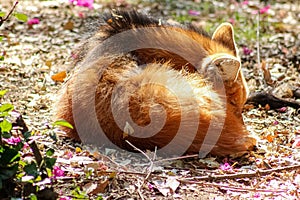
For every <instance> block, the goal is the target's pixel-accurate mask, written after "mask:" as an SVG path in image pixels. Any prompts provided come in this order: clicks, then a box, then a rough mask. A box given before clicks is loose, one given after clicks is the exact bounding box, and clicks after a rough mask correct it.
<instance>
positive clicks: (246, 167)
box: [0, 0, 300, 199]
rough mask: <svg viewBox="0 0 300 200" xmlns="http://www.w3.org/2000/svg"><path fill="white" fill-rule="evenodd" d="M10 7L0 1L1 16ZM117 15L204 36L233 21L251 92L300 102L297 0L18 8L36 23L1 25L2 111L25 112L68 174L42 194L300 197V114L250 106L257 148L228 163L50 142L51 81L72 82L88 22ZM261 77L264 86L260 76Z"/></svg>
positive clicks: (54, 89) (23, 4)
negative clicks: (64, 78) (8, 106)
mask: <svg viewBox="0 0 300 200" xmlns="http://www.w3.org/2000/svg"><path fill="white" fill-rule="evenodd" d="M12 5H13V2H12V1H10V0H9V1H6V2H5V3H3V2H1V3H0V10H1V11H2V10H3V11H8V10H9V8H10V7H11V6H12ZM268 5H270V6H268ZM117 7H118V8H123V9H132V8H135V9H137V10H139V11H143V12H146V13H149V14H151V15H152V16H155V17H157V18H161V19H163V20H166V21H168V20H169V21H178V22H181V23H183V22H185V23H187V22H188V23H193V24H194V25H195V26H199V27H203V28H204V29H205V30H207V31H208V32H209V33H212V32H213V30H215V28H216V27H217V26H218V25H219V24H220V23H221V22H230V23H232V24H233V26H234V28H235V32H236V42H237V45H238V46H239V47H240V54H241V55H240V56H241V59H242V64H243V72H244V74H245V78H246V80H247V83H248V85H249V88H250V91H251V92H257V91H269V92H270V91H271V92H272V93H273V94H274V95H276V96H278V97H280V98H284V99H293V100H295V101H296V102H298V103H300V97H299V96H300V95H299V93H300V89H299V88H300V3H299V2H297V1H270V2H268V1H267V2H266V3H260V2H259V1H242V2H236V1H234V0H232V1H228V2H227V3H224V2H222V1H205V0H194V1H183V0H179V1H172V0H166V1H155V0H151V1H150V0H149V1H142V2H140V1H129V0H128V1H126V0H120V1H100V0H96V2H95V3H94V9H89V8H85V7H79V6H71V5H70V3H69V2H67V1H62V0H60V1H59V0H52V1H47V0H46V1H35V0H26V1H25V0H24V1H20V2H19V4H18V5H17V7H16V11H17V12H19V13H24V14H26V15H27V16H28V18H29V19H32V18H37V19H39V22H38V23H37V24H33V25H29V24H28V23H24V22H20V21H17V19H15V18H13V17H11V18H10V19H9V20H8V21H6V22H5V23H4V24H3V25H2V26H1V27H0V35H1V36H2V41H0V47H1V48H0V54H2V56H3V60H2V61H0V90H5V89H6V90H8V92H7V94H6V95H5V96H4V97H3V98H2V99H1V103H3V102H5V103H12V104H13V105H14V106H15V110H17V111H18V112H19V113H21V114H22V116H23V118H24V120H25V122H26V124H27V126H28V127H29V129H30V130H33V131H34V135H35V136H36V138H37V139H36V143H37V144H38V147H39V148H40V149H41V151H43V149H44V148H45V147H51V148H53V149H54V150H55V153H54V156H55V157H56V158H57V161H56V166H59V167H60V169H62V170H63V171H64V175H63V176H60V177H57V178H56V179H55V180H52V179H51V180H52V181H51V182H50V183H49V182H44V183H39V186H40V188H43V187H52V188H53V189H54V191H55V192H56V193H57V194H58V196H59V198H60V199H101V198H103V199H300V113H299V110H297V109H295V108H292V107H282V108H280V109H275V110H274V109H270V107H269V106H268V105H266V106H258V107H254V106H252V105H246V106H245V110H244V113H243V114H244V120H245V123H246V125H247V128H248V130H249V131H250V132H251V134H252V135H254V136H255V137H256V138H257V139H258V144H257V149H256V150H255V151H251V152H248V153H245V154H243V155H233V156H229V157H226V158H216V157H212V156H208V157H206V158H204V159H199V158H197V157H192V158H177V159H173V160H172V159H170V160H160V159H159V158H157V159H156V160H152V159H148V158H147V157H146V156H145V155H137V156H129V154H126V152H116V151H114V150H113V149H106V151H105V152H99V151H97V150H96V149H92V148H90V147H86V146H84V145H82V144H80V143H75V142H74V141H71V140H68V139H65V138H55V137H53V135H52V134H53V133H58V132H59V130H57V129H53V128H51V124H52V123H53V118H52V115H53V106H54V103H55V101H56V99H57V93H58V90H59V89H60V88H61V87H62V84H63V83H62V82H60V78H56V79H55V80H53V78H52V75H55V74H57V73H64V72H66V73H67V74H69V72H70V69H71V68H70V66H69V65H70V63H71V60H70V59H71V58H70V56H71V52H72V49H74V47H76V45H78V44H79V42H80V41H81V39H82V38H83V37H84V36H85V35H86V33H85V31H86V24H87V22H90V21H91V20H92V19H94V20H95V19H96V18H97V16H99V14H101V13H103V12H105V11H106V12H107V11H109V9H112V8H117ZM258 13H260V15H258ZM258 22H259V23H258ZM258 33H259V34H258ZM257 35H259V40H258V37H257ZM258 41H259V42H258ZM258 43H259V47H258ZM258 49H259V52H258ZM258 53H259V56H258ZM261 66H264V67H265V68H267V70H265V73H264V72H263V70H262V67H261ZM266 71H269V72H270V74H271V77H270V78H266V76H265V77H264V76H263V75H264V74H266ZM271 82H272V83H271ZM297 89H298V90H297ZM50 135H52V137H50ZM130 155H131V154H130ZM147 155H148V156H153V154H151V153H147ZM46 196H47V195H46ZM46 196H43V197H41V199H43V198H46ZM53 198H54V197H53ZM49 199H51V197H49Z"/></svg>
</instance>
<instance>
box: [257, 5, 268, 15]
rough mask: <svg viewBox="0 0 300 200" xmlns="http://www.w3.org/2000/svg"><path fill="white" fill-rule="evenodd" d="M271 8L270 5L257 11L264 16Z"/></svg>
mask: <svg viewBox="0 0 300 200" xmlns="http://www.w3.org/2000/svg"><path fill="white" fill-rule="evenodd" d="M270 8H271V6H270V5H267V6H266V7H263V8H262V9H260V10H259V13H260V14H265V13H267V12H268V11H269V9H270Z"/></svg>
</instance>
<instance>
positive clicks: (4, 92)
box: [0, 90, 7, 98]
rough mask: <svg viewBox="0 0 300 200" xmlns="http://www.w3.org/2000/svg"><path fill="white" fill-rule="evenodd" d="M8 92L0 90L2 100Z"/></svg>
mask: <svg viewBox="0 0 300 200" xmlns="http://www.w3.org/2000/svg"><path fill="white" fill-rule="evenodd" d="M6 92H7V90H0V98H2V97H3V96H4V95H5V94H6Z"/></svg>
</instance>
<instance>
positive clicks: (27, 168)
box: [24, 162, 39, 178]
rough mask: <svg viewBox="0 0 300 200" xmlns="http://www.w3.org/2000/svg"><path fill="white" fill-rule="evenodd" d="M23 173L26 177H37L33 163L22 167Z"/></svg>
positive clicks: (36, 169)
mask: <svg viewBox="0 0 300 200" xmlns="http://www.w3.org/2000/svg"><path fill="white" fill-rule="evenodd" d="M24 171H25V172H26V174H27V175H31V176H34V177H35V178H36V177H37V176H38V175H39V172H38V168H37V166H36V164H35V163H34V162H32V163H30V164H27V165H26V166H25V167H24Z"/></svg>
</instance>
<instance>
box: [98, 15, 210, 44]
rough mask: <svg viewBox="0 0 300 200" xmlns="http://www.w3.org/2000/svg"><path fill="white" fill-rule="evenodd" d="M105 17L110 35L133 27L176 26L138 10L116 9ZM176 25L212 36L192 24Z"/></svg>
mask: <svg viewBox="0 0 300 200" xmlns="http://www.w3.org/2000/svg"><path fill="white" fill-rule="evenodd" d="M103 19H104V21H105V22H106V23H107V24H108V25H109V26H110V27H111V28H110V29H107V31H108V33H110V34H109V35H110V36H112V35H114V34H116V33H120V32H122V31H125V30H129V29H132V28H141V27H153V26H155V27H157V26H164V27H168V26H172V27H174V25H170V24H169V23H167V22H165V21H164V20H157V19H154V18H152V17H150V16H148V15H146V14H143V13H140V12H137V11H136V10H131V11H123V10H114V11H111V13H106V14H104V16H103ZM176 26H177V27H178V28H181V29H185V30H189V31H192V32H195V33H198V34H201V35H203V36H205V37H209V38H210V35H209V34H208V33H207V32H206V31H204V30H203V29H199V28H197V27H195V26H193V25H192V24H187V25H185V26H184V25H182V24H177V25H176Z"/></svg>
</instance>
